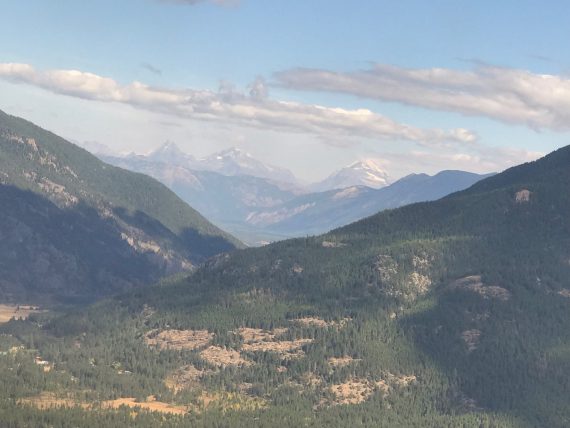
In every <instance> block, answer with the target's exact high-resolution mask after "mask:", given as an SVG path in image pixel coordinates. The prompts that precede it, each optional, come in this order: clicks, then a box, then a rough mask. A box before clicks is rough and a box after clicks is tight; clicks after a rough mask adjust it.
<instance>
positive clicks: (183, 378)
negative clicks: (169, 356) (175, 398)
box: [164, 364, 211, 393]
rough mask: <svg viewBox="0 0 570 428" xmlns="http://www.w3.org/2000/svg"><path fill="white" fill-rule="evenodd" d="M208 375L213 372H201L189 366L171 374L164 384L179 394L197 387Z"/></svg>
mask: <svg viewBox="0 0 570 428" xmlns="http://www.w3.org/2000/svg"><path fill="white" fill-rule="evenodd" d="M208 373H211V372H210V371H208V370H199V369H197V368H196V367H194V366H193V365H192V364H188V365H187V366H184V367H180V368H179V369H177V370H175V371H174V372H172V373H170V374H169V375H168V376H167V377H166V379H165V380H164V384H165V385H166V387H167V388H168V389H170V390H172V391H174V392H175V393H177V392H180V391H182V390H185V389H188V388H192V387H195V386H197V385H198V384H199V381H200V379H201V378H202V376H204V375H205V374H208Z"/></svg>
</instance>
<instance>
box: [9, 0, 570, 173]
mask: <svg viewBox="0 0 570 428" xmlns="http://www.w3.org/2000/svg"><path fill="white" fill-rule="evenodd" d="M194 3H195V4H194ZM2 11H3V12H2V15H3V17H4V19H3V25H2V26H0V94H1V98H0V109H2V110H5V111H7V112H9V113H11V114H16V115H20V116H23V117H26V118H28V119H30V120H32V121H34V122H37V123H38V124H40V125H41V126H44V127H46V128H48V129H50V130H52V131H54V132H56V133H58V134H61V135H63V136H64V137H66V138H68V139H71V140H73V141H77V142H85V141H97V142H99V143H102V144H106V145H108V146H110V147H112V148H113V149H115V150H118V151H136V152H147V151H149V150H152V149H153V148H155V147H157V146H159V145H160V144H162V143H163V142H164V141H166V140H173V141H175V142H176V143H177V144H179V146H180V147H181V148H183V149H184V150H186V151H188V152H191V153H193V154H196V155H198V156H201V155H206V154H208V153H211V152H213V151H216V150H220V149H223V148H226V147H229V146H239V147H242V148H244V149H246V150H247V151H249V152H251V153H252V154H253V155H254V156H256V157H259V158H260V159H262V160H264V161H267V162H271V163H274V164H277V165H279V166H284V167H288V168H290V169H291V170H292V171H293V172H294V173H295V174H296V175H298V176H299V177H301V178H303V179H306V180H317V179H319V178H322V177H324V176H325V175H328V174H329V173H330V172H332V170H334V169H337V168H339V167H341V166H343V165H345V164H348V163H350V162H352V161H354V160H358V159H361V158H373V159H376V160H377V161H379V162H380V163H381V164H382V165H383V166H384V167H385V168H386V170H387V171H388V173H389V174H390V175H391V176H392V177H393V178H397V177H399V176H402V175H404V174H407V173H410V172H424V171H425V172H435V171H438V170H441V169H468V170H472V171H479V172H488V171H491V170H500V169H503V168H505V167H508V166H510V165H512V164H516V163H519V162H522V161H525V160H530V159H533V158H536V157H537V156H539V155H540V154H542V153H546V152H548V151H551V150H553V149H555V148H557V147H561V146H563V145H566V144H570V138H569V136H570V134H569V132H570V120H569V121H568V122H566V119H567V118H568V119H570V107H569V106H570V83H569V80H568V72H569V71H570V50H568V49H567V47H566V46H565V44H566V42H567V40H569V39H570V37H569V36H570V27H569V26H568V25H567V17H568V16H570V3H568V2H564V1H547V2H536V1H501V2H495V1H477V2H473V1H430V2H427V1H405V0H402V1H397V2H396V1H394V2H381V1H364V0H362V1H350V2H349V1H331V0H328V1H325V0H314V1H306V0H289V1H278V0H271V1H268V0H264V1H262V0H259V1H254V0H241V1H238V0H236V1H223V0H218V1H207V0H204V1H201V2H200V1H199V2H192V1H183V0H179V1H177V0H170V1H166V0H164V1H160V0H121V1H116V0H115V1H98V2H78V1H74V0H53V1H45V0H36V1H29V0H17V1H14V0H4V1H3V2H2ZM14 64H16V65H18V67H15V66H14ZM70 70H75V71H76V72H80V73H79V74H77V73H75V74H73V73H70ZM101 78H105V79H107V80H104V81H103V80H101ZM256 79H257V80H256ZM133 82H138V83H136V84H134V83H133ZM253 82H256V85H255V88H257V90H256V91H252V88H253V86H254V85H252V83H253ZM566 123H568V125H566Z"/></svg>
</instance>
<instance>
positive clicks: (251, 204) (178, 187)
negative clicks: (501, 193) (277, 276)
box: [99, 143, 486, 245]
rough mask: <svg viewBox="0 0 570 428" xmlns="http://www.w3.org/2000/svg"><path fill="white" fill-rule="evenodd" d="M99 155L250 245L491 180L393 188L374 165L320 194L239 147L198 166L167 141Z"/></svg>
mask: <svg viewBox="0 0 570 428" xmlns="http://www.w3.org/2000/svg"><path fill="white" fill-rule="evenodd" d="M99 156H100V157H101V158H102V159H103V160H105V161H106V162H109V163H111V164H113V165H116V166H119V167H122V168H125V169H129V170H132V171H136V172H141V173H144V174H147V175H150V176H152V177H154V178H156V179H157V180H159V181H161V182H162V183H164V184H166V185H167V186H168V187H170V188H171V189H172V190H173V191H174V192H175V193H176V194H177V195H178V196H180V197H181V198H182V199H183V200H185V201H186V202H187V203H188V204H190V205H191V206H192V207H194V208H196V209H197V210H198V211H199V212H201V213H202V214H203V215H204V216H205V217H206V218H208V219H209V220H211V221H212V222H214V223H215V224H217V225H218V226H220V227H221V228H223V229H225V230H228V231H230V232H231V233H232V234H234V235H235V236H237V237H239V238H240V239H242V240H243V241H244V242H246V243H248V244H249V245H257V244H259V243H263V242H268V241H274V240H279V239H284V238H290V237H297V236H305V235H308V234H317V233H324V232H327V231H329V230H331V229H333V228H335V227H338V226H342V225H345V224H348V223H351V222H353V221H356V220H359V219H362V218H364V217H367V216H369V215H372V214H374V213H376V212H378V211H380V210H383V209H387V208H396V207H399V206H401V205H405V204H409V203H413V202H420V201H428V200H434V199H439V198H441V197H443V196H445V195H447V194H449V193H452V192H455V191H458V190H462V189H465V188H466V187H469V186H470V185H472V184H473V183H475V182H477V181H479V180H480V179H482V178H484V177H486V176H485V175H479V174H473V173H469V172H463V171H444V172H441V173H439V174H437V175H435V176H433V177H431V176H429V175H427V174H417V175H411V176H408V177H405V178H403V179H401V180H398V181H396V182H395V183H393V184H390V182H389V178H388V175H387V174H386V173H385V172H384V171H383V170H382V169H381V168H380V167H379V166H378V165H377V164H376V163H374V162H373V161H371V160H368V161H361V162H356V163H353V164H351V165H349V166H347V167H346V168H343V169H341V170H340V171H338V172H337V173H335V174H333V175H331V176H330V177H329V178H327V179H326V180H324V181H323V182H321V183H318V184H316V185H315V186H313V187H311V188H317V189H319V188H320V189H327V190H325V191H314V192H313V191H310V190H307V189H302V188H301V187H300V186H299V185H298V184H297V182H296V180H295V177H294V176H293V174H291V173H290V172H289V171H287V170H282V169H278V168H276V167H273V166H268V165H265V164H263V163H262V162H260V161H258V160H256V159H254V158H253V157H252V156H251V155H249V154H247V153H245V152H243V151H241V150H239V149H229V150H226V151H223V152H220V153H215V154H213V155H211V156H208V157H207V158H204V159H200V160H197V159H196V158H194V157H193V156H191V155H189V154H186V153H184V152H182V151H181V150H180V149H179V148H178V147H177V146H176V145H175V144H174V143H167V144H165V145H163V146H162V147H160V148H159V149H157V150H155V151H154V152H151V153H150V154H149V155H135V154H129V155H124V156H109V155H103V154H100V155H99ZM274 171H277V173H273V172H274ZM276 177H278V179H276ZM351 183H358V184H359V185H358V186H354V185H352V184H351ZM333 189H334V190H333Z"/></svg>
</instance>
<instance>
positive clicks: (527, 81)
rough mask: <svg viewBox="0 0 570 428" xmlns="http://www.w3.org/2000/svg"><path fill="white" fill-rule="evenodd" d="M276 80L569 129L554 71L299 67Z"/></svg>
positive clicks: (562, 87) (563, 89)
mask: <svg viewBox="0 0 570 428" xmlns="http://www.w3.org/2000/svg"><path fill="white" fill-rule="evenodd" d="M276 78H277V80H278V82H279V83H280V84H281V85H283V86H285V87H287V88H293V89H299V90H313V91H314V90H318V91H327V92H336V93H346V94H352V95H355V96H358V97H362V98H370V99H378V100H383V101H394V102H399V103H404V104H408V105H413V106H419V107H425V108H428V109H435V110H444V111H451V112H457V113H461V114H464V115H469V116H484V117H489V118H492V119H495V120H498V121H502V122H506V123H510V124H522V125H526V126H528V127H531V128H533V129H551V130H554V131H559V132H565V131H570V79H568V78H564V77H561V76H556V75H548V74H534V73H531V72H529V71H525V70H518V69H509V68H500V67H493V66H479V67H476V68H475V69H473V70H469V71H458V70H451V69H445V68H431V69H407V68H400V67H394V66H389V65H381V64H377V65H375V66H373V67H372V68H370V69H368V70H362V71H355V72H343V73H337V72H332V71H327V70H317V69H306V68H298V69H292V70H288V71H283V72H280V73H277V74H276Z"/></svg>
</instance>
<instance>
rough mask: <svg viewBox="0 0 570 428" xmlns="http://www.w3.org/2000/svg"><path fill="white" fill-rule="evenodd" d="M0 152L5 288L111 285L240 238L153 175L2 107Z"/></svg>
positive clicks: (64, 289)
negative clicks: (111, 161)
mask: <svg viewBox="0 0 570 428" xmlns="http://www.w3.org/2000/svg"><path fill="white" fill-rule="evenodd" d="M0 155H1V156H0V183H1V186H0V188H1V190H2V197H3V198H4V199H5V201H6V203H5V204H3V205H2V206H0V216H2V219H3V222H2V223H1V225H0V227H1V228H2V236H4V238H5V240H6V239H7V242H8V243H9V245H7V246H5V247H4V248H3V251H2V252H3V253H5V254H3V258H2V260H3V269H2V277H3V279H2V293H3V294H4V296H9V295H12V294H15V295H17V294H20V295H22V294H23V295H25V294H26V293H30V294H38V295H41V294H42V293H45V294H46V295H50V294H57V295H61V296H66V295H67V296H75V295H77V296H79V295H82V296H86V295H89V294H104V293H109V292H110V291H113V290H115V291H116V290H120V289H124V288H125V287H130V286H134V285H140V284H144V283H149V282H152V281H154V280H156V279H158V278H159V277H160V276H162V275H165V274H168V273H174V272H177V271H180V270H187V269H190V268H192V266H193V265H195V264H196V263H199V262H201V261H203V260H205V258H207V257H209V256H211V255H214V254H217V253H219V252H221V251H224V250H230V249H233V248H235V245H238V242H237V241H236V240H235V239H234V238H232V237H230V236H229V235H227V234H226V233H224V232H222V231H221V230H220V229H218V228H216V227H215V226H213V225H212V224H210V223H209V222H208V221H207V220H206V219H204V218H203V217H202V216H201V215H200V214H198V212H196V211H195V210H193V209H192V208H190V207H189V206H187V205H186V204H185V203H184V202H183V201H181V200H180V199H179V198H178V197H176V196H175V195H174V193H172V192H171V191H170V190H168V189H167V188H166V187H165V186H164V185H162V184H160V183H158V182H157V181H155V180H153V179H151V178H149V177H146V176H144V175H141V174H135V173H131V172H128V171H124V170H121V169H119V168H116V167H113V166H111V165H107V164H105V163H103V162H101V161H100V160H99V159H97V158H96V157H94V156H93V155H91V154H89V153H87V152H86V151H85V150H83V149H81V148H78V147H77V146H74V145H73V144H71V143H69V142H67V141H65V140H63V139H61V138H59V137H57V136H56V135H54V134H52V133H50V132H47V131H45V130H42V129H41V128H38V127H36V126H35V125H33V124H31V123H30V122H27V121H24V120H22V119H19V118H16V117H13V116H9V115H7V114H5V113H2V112H0ZM11 198H13V199H14V202H13V203H9V202H8V201H9V200H10V199H11ZM16 201H17V202H16ZM58 219H59V220H58ZM52 223H53V224H52ZM90 236H91V238H89V237H90ZM32 260H33V261H34V262H33V264H32V265H33V266H34V268H33V269H25V268H22V267H23V266H27V265H29V264H30V263H32ZM21 268H22V269H21Z"/></svg>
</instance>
